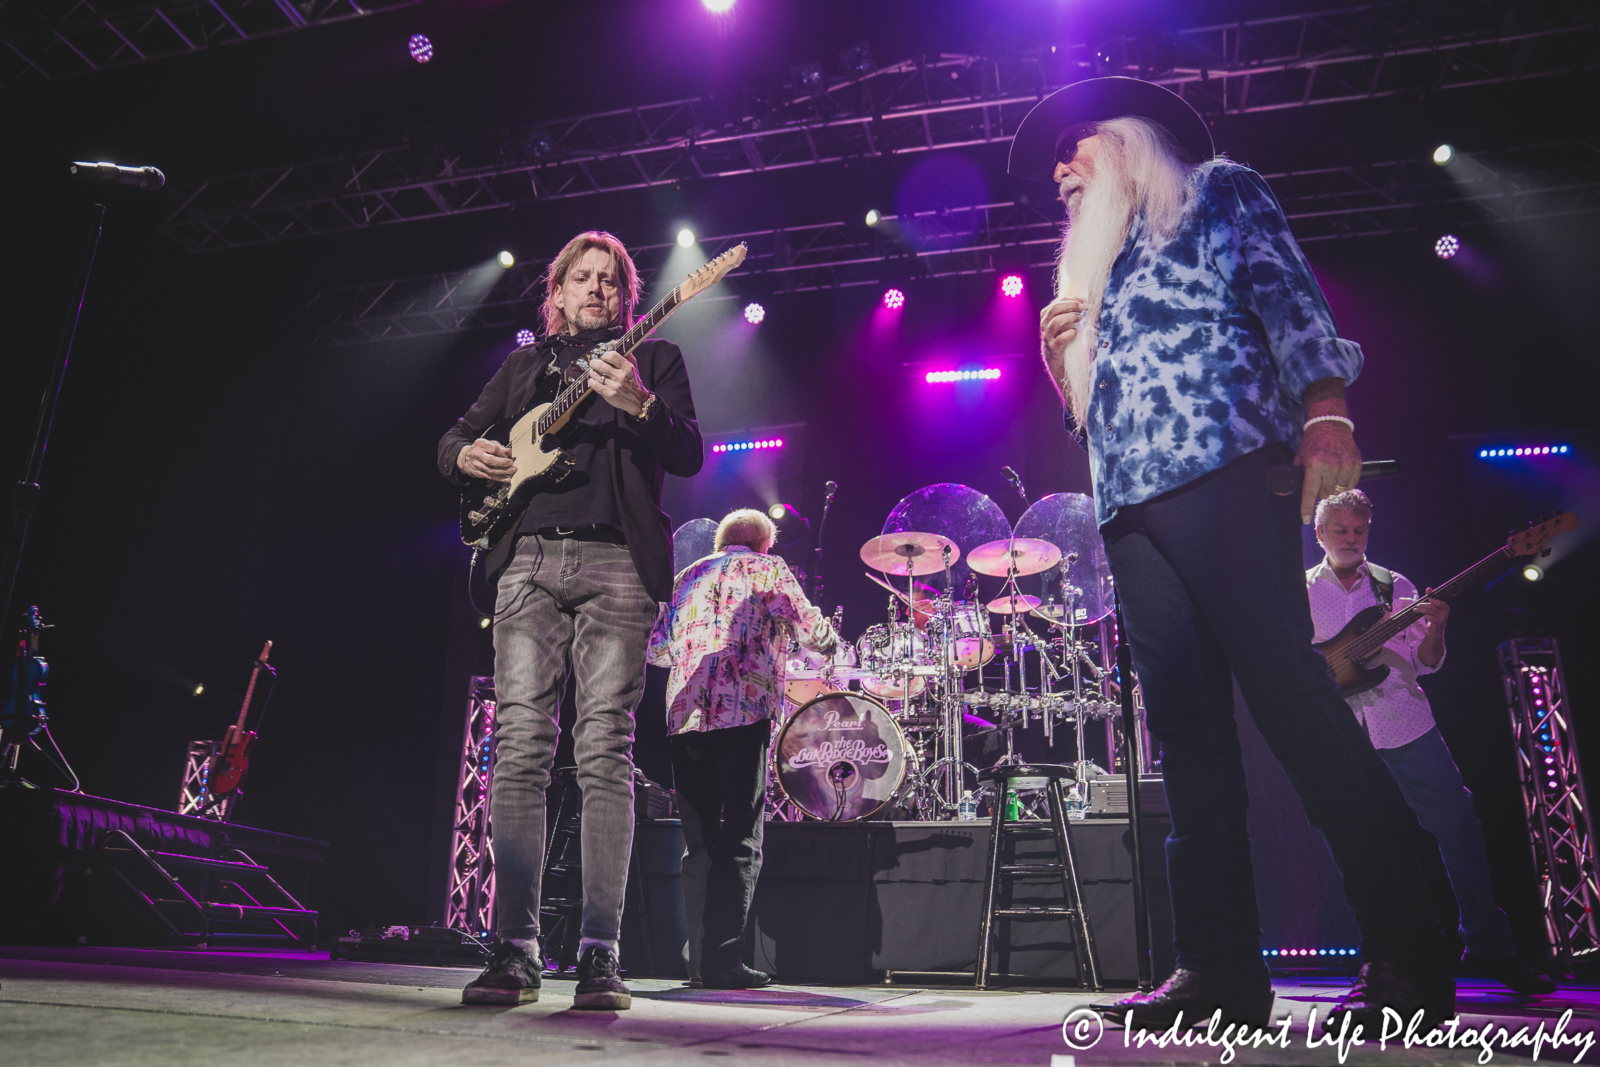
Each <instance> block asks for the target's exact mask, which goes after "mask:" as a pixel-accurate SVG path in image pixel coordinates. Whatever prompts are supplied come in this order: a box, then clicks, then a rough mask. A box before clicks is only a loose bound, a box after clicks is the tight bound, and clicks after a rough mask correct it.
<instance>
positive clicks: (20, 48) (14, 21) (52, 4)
mask: <svg viewBox="0 0 1600 1067" xmlns="http://www.w3.org/2000/svg"><path fill="white" fill-rule="evenodd" d="M421 2H422V0H361V2H360V3H357V0H166V2H164V3H155V4H152V3H127V2H120V3H119V2H118V0H97V2H90V0H33V2H31V3H20V2H15V0H13V2H12V3H0V20H3V28H0V40H3V42H4V46H3V47H0V87H5V88H9V87H11V86H17V85H27V84H30V83H38V82H43V81H54V80H57V79H60V78H70V77H73V76H76V75H82V74H93V73H95V72H97V71H102V70H109V69H111V68H114V67H126V66H130V65H132V64H134V63H144V62H147V61H149V60H152V59H165V58H167V57H168V56H176V55H184V54H186V53H189V52H201V51H205V50H206V49H208V48H216V47H218V46H221V45H229V44H237V43H239V42H240V41H249V40H254V39H256V38H257V37H270V36H273V35H275V34H279V33H287V32H288V31H290V30H300V29H305V28H307V27H310V26H325V25H328V24H330V23H334V22H344V21H346V20H348V19H355V18H361V17H362V16H364V15H370V14H372V13H374V12H375V11H387V10H392V9H395V8H402V7H413V6H415V5H416V4H419V3H421Z"/></svg>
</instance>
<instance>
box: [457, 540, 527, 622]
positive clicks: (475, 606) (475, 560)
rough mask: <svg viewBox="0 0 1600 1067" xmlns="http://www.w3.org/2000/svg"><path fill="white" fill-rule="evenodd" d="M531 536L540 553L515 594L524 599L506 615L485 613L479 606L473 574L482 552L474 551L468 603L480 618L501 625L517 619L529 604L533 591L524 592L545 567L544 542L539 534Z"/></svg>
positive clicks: (513, 553)
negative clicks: (473, 585) (508, 620)
mask: <svg viewBox="0 0 1600 1067" xmlns="http://www.w3.org/2000/svg"><path fill="white" fill-rule="evenodd" d="M529 536H531V537H532V538H533V541H534V545H535V546H536V547H537V549H538V551H537V553H536V554H535V555H534V557H533V566H532V567H530V568H529V569H528V576H527V577H526V578H524V579H523V580H522V586H521V588H519V589H518V590H517V592H516V593H515V594H513V595H520V596H521V597H522V599H521V600H519V601H518V602H517V603H516V604H515V605H513V606H511V607H509V608H508V609H507V611H506V614H505V615H501V614H499V612H498V610H496V611H484V610H483V608H481V607H479V606H478V598H477V595H476V594H475V593H474V592H473V589H472V572H473V570H474V569H475V568H476V567H477V565H478V556H479V555H481V550H480V549H476V548H474V549H473V550H472V559H471V561H470V562H468V564H467V603H469V604H471V605H472V610H473V611H476V612H477V613H478V618H480V619H482V618H489V619H493V620H494V621H495V622H496V623H501V622H504V621H506V620H507V619H511V618H515V617H516V615H517V613H518V612H520V611H521V610H522V609H523V607H524V605H526V604H527V603H528V600H529V598H531V597H532V595H533V591H529V592H527V593H524V592H523V590H526V589H528V587H529V586H530V585H533V576H534V575H535V574H538V573H539V571H540V569H541V568H542V567H543V566H544V542H543V541H541V540H539V535H538V534H531V535H529ZM512 555H513V557H515V555H516V551H515V549H513V550H512ZM497 609H498V605H497Z"/></svg>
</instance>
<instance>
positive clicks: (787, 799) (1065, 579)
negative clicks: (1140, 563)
mask: <svg viewBox="0 0 1600 1067" xmlns="http://www.w3.org/2000/svg"><path fill="white" fill-rule="evenodd" d="M861 559H862V562H863V563H865V564H866V565H867V567H869V568H870V569H871V571H874V572H877V573H876V574H874V573H869V574H868V575H867V577H868V578H870V579H871V580H872V581H874V582H876V583H877V584H878V585H880V586H882V587H883V589H884V590H885V592H886V594H887V596H886V604H887V610H886V614H885V618H884V621H883V622H881V623H874V624H873V625H870V626H868V627H867V628H866V630H865V631H864V632H863V633H862V634H861V636H860V638H858V639H857V640H856V642H855V643H854V644H853V645H851V644H847V643H844V642H843V641H842V640H841V643H840V646H839V649H838V651H837V652H835V653H834V654H833V656H832V657H831V658H827V659H824V658H823V657H820V656H817V655H814V654H811V653H807V652H803V651H796V652H795V653H794V654H793V655H792V657H791V658H790V660H789V662H788V665H787V666H788V671H787V681H786V685H785V694H786V697H787V699H788V701H789V702H791V703H792V704H793V705H795V709H796V710H794V711H793V712H792V713H791V714H789V715H788V716H787V717H786V718H785V719H784V720H783V722H782V723H781V724H778V728H777V733H776V740H775V742H774V744H773V746H772V760H773V772H774V773H773V774H772V775H771V779H770V780H771V781H772V783H773V785H772V795H771V796H770V797H769V812H770V814H771V817H773V818H779V819H784V818H803V817H805V816H810V817H812V818H816V819H823V820H833V821H843V820H851V819H862V818H866V817H868V816H871V815H874V814H880V813H881V814H889V815H892V816H894V817H899V818H908V819H949V818H953V817H956V814H957V812H958V810H959V809H960V808H961V807H962V802H963V800H964V799H965V798H967V797H968V795H969V790H971V789H973V788H974V787H975V785H976V777H975V776H976V774H977V772H978V770H980V769H981V768H980V767H977V766H975V765H974V762H973V759H972V758H969V754H968V751H967V749H968V742H969V741H973V742H976V741H977V740H978V739H980V738H982V739H983V744H982V745H977V744H974V746H973V747H974V749H976V748H979V747H982V748H985V749H990V750H994V749H997V748H998V747H999V746H998V740H997V739H1003V742H1004V749H1003V752H1002V753H999V754H998V755H997V756H995V757H993V758H991V759H990V762H991V763H1005V762H1008V761H1009V762H1022V756H1021V754H1019V753H1018V751H1017V740H1018V738H1019V737H1021V736H1023V735H1024V734H1026V735H1027V736H1028V737H1029V738H1031V739H1033V741H1034V742H1037V741H1039V740H1040V738H1041V735H1042V743H1043V744H1044V745H1045V746H1047V747H1052V746H1054V745H1055V744H1056V734H1057V731H1058V730H1060V729H1062V728H1064V727H1068V726H1070V727H1071V729H1072V740H1073V744H1074V753H1075V754H1074V757H1073V759H1074V761H1075V763H1076V766H1077V769H1078V772H1079V773H1078V779H1079V785H1078V788H1079V789H1080V790H1083V789H1086V788H1087V786H1086V785H1085V784H1084V783H1086V782H1087V780H1088V779H1089V778H1092V777H1096V776H1099V775H1103V774H1105V773H1106V770H1103V769H1101V768H1099V767H1097V766H1096V765H1094V764H1093V763H1091V762H1090V759H1089V754H1088V741H1089V736H1090V734H1089V728H1090V724H1097V725H1103V729H1104V731H1105V754H1106V763H1107V769H1110V763H1111V762H1112V759H1113V754H1114V753H1116V752H1118V751H1119V745H1118V741H1117V731H1118V727H1119V724H1118V723H1117V722H1116V716H1117V714H1118V709H1119V704H1118V695H1117V690H1116V685H1115V680H1114V674H1115V671H1114V669H1113V657H1112V653H1111V649H1112V643H1113V642H1112V640H1111V636H1112V633H1111V628H1112V626H1113V621H1112V618H1111V615H1112V610H1113V601H1112V592H1111V569H1110V565H1109V564H1108V562H1107V560H1106V552H1105V546H1104V544H1103V543H1102V541H1101V539H1100V534H1099V530H1098V527H1097V525H1096V523H1095V520H1094V504H1093V501H1092V500H1091V499H1090V498H1089V497H1086V496H1084V495H1082V494H1080V493H1057V494H1054V495H1051V496H1047V497H1044V498H1042V499H1040V500H1038V501H1037V502H1035V503H1034V504H1033V505H1032V506H1031V507H1029V508H1028V510H1027V512H1026V513H1025V514H1024V515H1023V516H1022V518H1021V519H1020V520H1019V521H1018V523H1017V525H1016V527H1015V529H1013V528H1012V527H1011V525H1010V524H1009V523H1008V522H1007V521H1006V518H1005V515H1004V513H1003V512H1002V511H1001V510H1000V508H999V507H998V506H997V505H995V503H994V502H993V501H992V500H990V499H989V498H988V497H987V496H985V495H984V494H982V493H980V492H978V491H977V490H975V489H972V488H970V487H968V486H965V485H957V484H954V483H943V484H939V485H932V486H928V487H927V488H925V489H922V490H919V491H918V492H916V493H913V494H912V495H911V496H908V497H906V498H905V499H904V500H902V501H901V502H900V503H899V504H898V505H897V506H896V507H895V509H894V510H893V511H892V512H891V513H890V514H889V517H888V519H887V520H886V521H885V523H884V527H883V532H882V534H880V535H879V536H877V537H874V538H873V539H872V540H870V541H868V542H867V543H866V544H865V545H863V546H862V547H861ZM985 586H988V587H989V590H988V595H980V594H981V593H983V590H984V587H985ZM839 621H840V618H839V615H838V613H836V614H835V616H834V622H835V627H836V628H837V625H838V623H839ZM1136 751H1140V752H1148V751H1149V748H1148V745H1147V744H1140V745H1138V746H1137V747H1136ZM1080 799H1084V798H1081V797H1080ZM885 809H887V811H886V812H885ZM881 814H880V817H881Z"/></svg>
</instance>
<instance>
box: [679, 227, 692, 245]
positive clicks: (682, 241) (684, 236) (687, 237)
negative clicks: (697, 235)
mask: <svg viewBox="0 0 1600 1067" xmlns="http://www.w3.org/2000/svg"><path fill="white" fill-rule="evenodd" d="M692 244H694V231H693V230H691V229H689V227H687V226H685V227H684V228H683V229H681V230H679V231H678V247H679V248H688V247H689V246H690V245H692Z"/></svg>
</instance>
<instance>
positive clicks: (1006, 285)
mask: <svg viewBox="0 0 1600 1067" xmlns="http://www.w3.org/2000/svg"><path fill="white" fill-rule="evenodd" d="M1000 291H1001V292H1002V293H1004V294H1006V295H1007V296H1013V297H1014V296H1021V295H1022V276H1021V275H1020V274H1007V275H1006V276H1005V277H1004V278H1001V279H1000Z"/></svg>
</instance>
